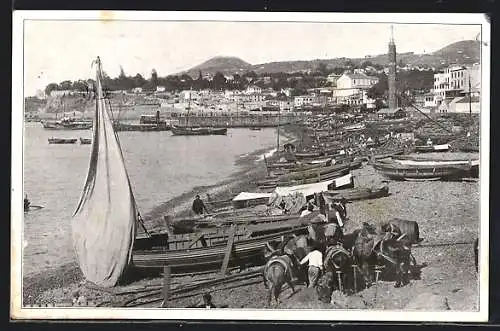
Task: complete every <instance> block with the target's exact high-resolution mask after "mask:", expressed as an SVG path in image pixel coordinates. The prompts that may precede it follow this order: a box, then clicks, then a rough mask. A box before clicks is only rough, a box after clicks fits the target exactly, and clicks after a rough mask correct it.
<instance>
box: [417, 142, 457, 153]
mask: <svg viewBox="0 0 500 331" xmlns="http://www.w3.org/2000/svg"><path fill="white" fill-rule="evenodd" d="M449 149H450V145H449V144H442V145H425V146H415V151H416V152H420V153H431V152H447V151H448V150H449Z"/></svg>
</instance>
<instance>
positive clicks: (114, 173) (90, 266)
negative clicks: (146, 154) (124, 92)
mask: <svg viewBox="0 0 500 331" xmlns="http://www.w3.org/2000/svg"><path fill="white" fill-rule="evenodd" d="M93 63H94V64H95V65H96V111H95V119H94V126H93V138H92V146H91V154H90V162H89V167H88V173H87V178H86V180H85V184H84V187H83V192H82V194H81V197H80V200H79V202H78V205H77V207H76V210H75V212H74V214H73V218H72V237H73V246H74V249H75V252H76V256H77V260H78V263H79V265H80V269H81V270H82V272H83V274H84V276H85V278H86V279H87V280H88V281H90V282H93V283H95V284H96V285H99V286H103V287H112V286H115V285H116V284H117V283H118V282H119V281H120V280H122V279H123V276H124V275H125V273H126V270H127V269H128V267H129V266H130V262H131V259H132V247H133V244H134V240H135V236H136V232H137V227H136V224H137V223H136V222H137V210H136V204H135V199H134V195H133V193H132V189H131V186H130V181H129V178H128V174H127V170H126V169H125V164H124V160H123V155H122V151H121V147H120V142H119V139H118V136H117V134H116V133H115V131H114V130H113V123H112V121H111V119H110V115H109V113H108V108H107V107H108V105H107V104H106V102H105V96H104V93H103V91H102V67H101V61H100V59H99V57H98V58H97V60H96V61H94V62H93Z"/></svg>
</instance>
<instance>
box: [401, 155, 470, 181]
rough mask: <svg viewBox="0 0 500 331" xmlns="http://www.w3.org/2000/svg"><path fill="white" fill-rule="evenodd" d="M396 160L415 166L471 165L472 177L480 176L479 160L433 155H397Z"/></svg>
mask: <svg viewBox="0 0 500 331" xmlns="http://www.w3.org/2000/svg"><path fill="white" fill-rule="evenodd" d="M393 160H394V162H396V163H399V164H403V165H413V166H422V165H426V166H446V165H448V166H470V171H469V174H470V176H472V177H477V176H479V160H478V159H476V160H472V159H464V158H454V159H436V158H431V157H420V156H395V157H394V158H393Z"/></svg>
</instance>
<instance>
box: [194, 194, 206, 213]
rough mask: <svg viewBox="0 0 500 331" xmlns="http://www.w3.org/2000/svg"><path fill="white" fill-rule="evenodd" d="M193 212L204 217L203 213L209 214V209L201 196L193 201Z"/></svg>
mask: <svg viewBox="0 0 500 331" xmlns="http://www.w3.org/2000/svg"><path fill="white" fill-rule="evenodd" d="M192 210H193V212H194V213H195V214H196V215H203V213H207V214H208V210H207V207H205V204H204V203H203V201H202V200H201V198H200V196H199V195H196V197H195V199H194V201H193V206H192Z"/></svg>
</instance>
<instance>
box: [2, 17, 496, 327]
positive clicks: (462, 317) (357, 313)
mask: <svg viewBox="0 0 500 331" xmlns="http://www.w3.org/2000/svg"><path fill="white" fill-rule="evenodd" d="M26 20H66V21H70V20H105V21H107V20H124V21H232V22H245V21H246V22H297V23H298V22H329V23H394V24H398V23H399V24H401V23H403V24H411V23H414V24H433V23H434V24H475V25H481V41H482V43H481V115H480V117H481V118H480V122H481V126H480V132H481V135H480V220H481V222H480V271H479V275H480V281H479V284H480V285H479V287H480V291H479V294H480V297H479V310H478V311H476V312H471V311H467V312H463V311H440V312H432V311H404V310H397V311H396V310H392V311H391V310H384V311H381V310H354V309H352V310H341V309H331V310H330V309H328V310H308V309H286V310H284V309H275V310H266V309H221V310H217V309H215V310H205V309H201V310H199V309H176V308H169V309H165V308H146V309H134V308H91V307H88V308H22V307H21V302H22V270H21V265H22V247H23V246H22V245H23V235H22V224H23V206H22V201H23V171H24V168H23V166H24V164H23V131H24V130H23V127H24V126H23V121H24V116H23V114H24V111H23V112H21V111H20V109H24V95H23V94H24V88H23V87H24V85H23V84H24V39H23V38H24V22H25V21H26ZM490 43H491V29H490V23H489V20H488V18H487V16H486V14H438V13H420V14H409V13H391V14H382V13H367V14H363V13H296V12H294V13H270V12H152V11H151V12H145V11H138V12H132V11H15V12H14V13H13V41H12V48H13V53H12V58H13V63H12V64H13V65H12V70H13V72H12V73H13V75H12V107H13V109H12V145H11V147H12V163H11V164H12V167H11V169H12V170H11V178H12V184H11V185H12V186H11V206H12V208H11V210H12V212H11V275H10V278H11V292H10V295H11V301H10V317H11V319H30V320H37V319H78V320H85V319H93V320H99V319H138V320H151V319H160V320H161V319H164V320H177V321H179V320H226V319H228V317H229V318H230V320H262V321H271V320H276V321H298V320H301V321H410V322H416V321H428V322H485V321H487V320H488V296H489V293H488V288H489V163H490V162H489V158H490V156H489V151H490V104H489V103H490V52H491V44H490ZM20 73H22V75H21V74H20ZM228 313H230V314H228Z"/></svg>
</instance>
